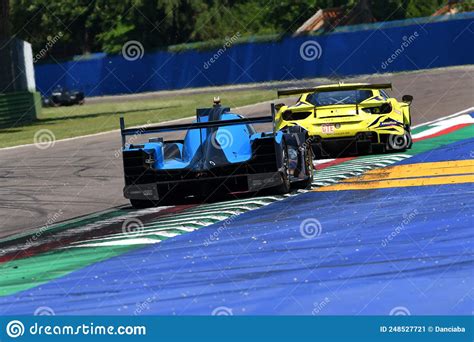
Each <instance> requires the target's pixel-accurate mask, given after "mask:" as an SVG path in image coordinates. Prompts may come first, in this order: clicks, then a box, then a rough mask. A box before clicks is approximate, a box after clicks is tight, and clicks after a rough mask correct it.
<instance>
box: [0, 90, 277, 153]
mask: <svg viewBox="0 0 474 342" xmlns="http://www.w3.org/2000/svg"><path fill="white" fill-rule="evenodd" d="M217 95H218V96H220V98H221V100H222V104H223V105H226V106H230V107H231V108H233V107H238V106H244V105H248V104H252V103H257V102H261V101H266V100H270V99H272V98H275V92H274V91H271V90H242V91H216V92H214V93H212V94H211V93H206V94H177V95H176V96H166V97H165V96H163V97H160V98H155V99H146V100H133V101H123V100H121V101H123V102H118V101H110V102H104V103H96V104H95V103H94V104H91V103H89V104H88V103H87V99H86V104H84V105H83V106H71V107H58V108H43V111H42V114H41V116H40V118H39V119H38V120H37V121H35V122H34V123H31V124H28V125H25V126H21V127H15V128H9V129H0V147H8V146H16V145H22V144H31V143H34V136H35V133H36V132H37V131H38V130H40V129H49V130H51V132H53V134H54V136H55V138H56V140H58V139H64V138H71V137H77V136H81V135H86V134H93V133H99V132H106V131H110V130H114V129H118V128H119V117H120V116H123V117H125V122H126V125H127V127H130V126H135V125H141V124H146V123H147V122H152V123H157V122H163V121H168V120H173V119H179V118H184V117H189V116H193V115H195V111H196V108H198V107H210V106H211V105H212V98H213V96H217Z"/></svg>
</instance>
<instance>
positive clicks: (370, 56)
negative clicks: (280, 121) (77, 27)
mask: <svg viewBox="0 0 474 342" xmlns="http://www.w3.org/2000/svg"><path fill="white" fill-rule="evenodd" d="M473 22H474V18H472V17H470V18H467V19H459V20H450V21H446V22H437V23H429V24H423V25H416V24H415V25H409V26H403V27H395V28H385V29H379V30H362V31H357V32H343V33H333V34H328V35H323V36H312V37H308V36H307V37H295V38H286V39H284V40H282V41H279V42H267V43H246V44H237V45H235V46H233V47H232V48H230V49H227V51H225V52H224V53H222V54H221V55H220V56H219V57H218V58H217V60H216V61H215V62H213V63H209V61H210V60H211V58H212V57H213V56H214V55H215V54H216V53H217V50H218V49H216V50H211V51H186V52H182V53H171V52H164V51H162V52H153V53H147V54H145V55H144V56H143V58H141V59H139V60H136V61H128V60H126V59H124V58H123V56H121V55H116V56H106V57H104V58H100V59H91V60H82V61H70V62H64V63H62V64H60V65H58V64H43V65H37V66H36V68H35V72H36V84H37V87H38V89H39V91H41V93H43V94H48V93H50V92H51V90H52V89H53V88H54V87H55V86H56V85H57V84H60V85H62V86H66V87H68V88H74V89H80V90H83V91H85V93H86V95H87V96H98V95H111V94H123V93H138V92H146V91H156V90H165V89H181V88H189V87H203V86H212V85H224V84H240V83H250V82H262V81H272V80H289V79H295V78H296V79H300V78H309V77H320V76H323V77H324V76H347V75H358V74H373V73H379V72H380V73H381V72H397V71H409V70H418V69H427V68H436V67H443V66H451V65H463V64H474V48H473V46H474V45H473V41H474V33H473V32H472V30H470V29H469V26H470V25H472V23H473ZM307 41H314V42H317V44H319V46H316V50H318V51H313V52H316V53H317V55H318V56H317V58H311V55H308V57H309V58H306V59H304V58H302V56H301V53H300V48H301V46H302V44H304V43H305V42H307ZM393 57H395V58H393ZM389 58H391V60H389ZM206 62H208V63H209V67H208V68H205V67H204V65H205V63H206Z"/></svg>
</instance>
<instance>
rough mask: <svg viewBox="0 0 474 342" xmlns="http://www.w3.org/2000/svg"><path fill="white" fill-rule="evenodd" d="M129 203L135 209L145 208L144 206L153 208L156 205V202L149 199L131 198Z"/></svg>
mask: <svg viewBox="0 0 474 342" xmlns="http://www.w3.org/2000/svg"><path fill="white" fill-rule="evenodd" d="M130 204H131V205H132V207H133V208H135V209H145V208H153V207H156V203H155V202H153V201H149V200H138V199H131V200H130Z"/></svg>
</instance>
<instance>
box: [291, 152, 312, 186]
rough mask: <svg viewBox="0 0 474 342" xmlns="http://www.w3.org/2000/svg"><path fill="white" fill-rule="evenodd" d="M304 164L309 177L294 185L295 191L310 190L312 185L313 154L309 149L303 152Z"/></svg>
mask: <svg viewBox="0 0 474 342" xmlns="http://www.w3.org/2000/svg"><path fill="white" fill-rule="evenodd" d="M305 164H306V169H307V170H309V171H310V173H311V174H310V175H308V178H306V179H305V180H303V181H299V182H296V183H295V188H297V189H311V184H312V183H313V179H314V175H313V173H314V172H313V152H312V149H311V147H309V148H308V149H306V152H305Z"/></svg>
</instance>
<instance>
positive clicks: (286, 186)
mask: <svg viewBox="0 0 474 342" xmlns="http://www.w3.org/2000/svg"><path fill="white" fill-rule="evenodd" d="M282 166H283V170H282V174H281V178H282V180H283V182H282V183H281V184H280V185H278V186H277V187H275V192H276V193H277V194H280V195H283V194H287V193H289V192H290V189H291V183H290V176H289V175H288V170H289V159H288V150H287V147H286V144H285V143H283V144H282Z"/></svg>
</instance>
